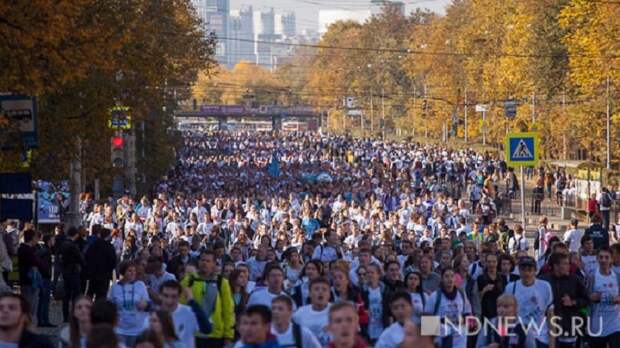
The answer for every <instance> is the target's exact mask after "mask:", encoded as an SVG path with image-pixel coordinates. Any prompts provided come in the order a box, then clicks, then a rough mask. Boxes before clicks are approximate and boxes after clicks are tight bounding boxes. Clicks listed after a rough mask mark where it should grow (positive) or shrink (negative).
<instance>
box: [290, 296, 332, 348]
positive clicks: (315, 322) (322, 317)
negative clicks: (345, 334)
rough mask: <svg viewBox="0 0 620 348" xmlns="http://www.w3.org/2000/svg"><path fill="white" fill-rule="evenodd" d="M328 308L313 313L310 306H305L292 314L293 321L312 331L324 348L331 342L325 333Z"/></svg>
mask: <svg viewBox="0 0 620 348" xmlns="http://www.w3.org/2000/svg"><path fill="white" fill-rule="evenodd" d="M329 307H330V305H327V306H326V307H325V308H324V309H323V310H320V311H315V310H314V309H312V305H305V306H302V307H299V309H298V310H297V311H296V312H295V314H293V321H294V322H296V323H297V324H299V325H301V326H303V327H306V328H308V330H310V331H312V333H313V334H314V335H315V336H316V338H317V339H318V340H319V342H320V343H321V345H322V346H326V345H327V344H329V342H330V341H331V338H330V336H329V334H328V333H327V324H328V319H329Z"/></svg>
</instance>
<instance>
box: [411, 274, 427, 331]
mask: <svg viewBox="0 0 620 348" xmlns="http://www.w3.org/2000/svg"><path fill="white" fill-rule="evenodd" d="M405 285H406V286H407V292H409V294H411V304H413V318H412V320H413V322H414V323H416V324H418V325H419V324H420V320H421V318H422V313H424V307H425V306H426V302H428V297H429V296H428V294H427V293H425V292H424V291H423V290H422V274H420V272H417V271H414V272H409V273H407V275H406V276H405Z"/></svg>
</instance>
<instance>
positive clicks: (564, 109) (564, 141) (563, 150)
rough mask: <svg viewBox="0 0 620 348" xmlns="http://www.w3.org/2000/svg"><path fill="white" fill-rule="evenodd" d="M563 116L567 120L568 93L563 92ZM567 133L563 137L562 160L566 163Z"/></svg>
mask: <svg viewBox="0 0 620 348" xmlns="http://www.w3.org/2000/svg"><path fill="white" fill-rule="evenodd" d="M562 116H564V118H565V119H566V91H564V92H562ZM567 151H568V149H567V144H566V131H565V132H564V134H563V135H562V159H563V160H565V161H566V155H567Z"/></svg>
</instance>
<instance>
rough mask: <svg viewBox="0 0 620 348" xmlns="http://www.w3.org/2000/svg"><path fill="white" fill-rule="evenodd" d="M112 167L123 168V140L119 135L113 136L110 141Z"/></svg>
mask: <svg viewBox="0 0 620 348" xmlns="http://www.w3.org/2000/svg"><path fill="white" fill-rule="evenodd" d="M110 143H111V150H112V167H114V168H122V167H124V166H125V139H123V137H122V136H121V135H115V136H113V137H112V139H111V141H110Z"/></svg>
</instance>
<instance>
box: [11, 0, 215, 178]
mask: <svg viewBox="0 0 620 348" xmlns="http://www.w3.org/2000/svg"><path fill="white" fill-rule="evenodd" d="M213 54H214V39H213V37H211V36H209V35H207V34H206V33H205V31H204V30H203V29H202V24H201V23H200V21H199V19H198V17H197V15H196V14H195V11H194V9H193V7H192V5H191V2H190V0H160V1H151V0H131V1H128V0H106V1H98V0H59V1H47V0H32V1H4V2H0V66H1V67H2V68H0V92H11V93H21V94H26V95H34V96H37V98H38V100H39V105H38V107H39V120H38V121H39V143H40V146H39V148H37V149H35V150H34V152H33V157H32V158H33V162H32V170H33V171H34V174H35V177H40V178H45V179H52V180H53V179H61V178H66V177H67V176H68V163H69V161H70V160H71V159H72V158H75V156H76V148H77V147H76V146H77V139H78V138H79V139H81V142H82V145H83V146H82V148H83V152H82V158H83V167H84V168H85V173H84V175H85V178H84V181H85V182H92V181H91V180H92V179H93V178H95V177H106V176H107V175H108V174H109V169H110V161H109V158H110V157H109V151H110V146H109V141H108V140H107V139H109V137H110V135H111V131H110V130H109V129H108V128H107V121H108V117H109V113H108V110H109V109H110V108H111V107H112V106H114V105H116V104H122V105H126V106H128V107H130V108H131V110H132V117H133V119H134V124H136V125H141V124H142V122H144V125H145V127H144V135H145V136H144V137H139V139H140V142H139V146H145V148H146V151H147V152H150V153H152V154H156V155H157V156H153V160H152V161H150V162H149V163H148V164H147V163H142V165H143V169H147V167H146V166H147V165H148V169H149V173H153V174H155V173H158V172H159V173H160V172H162V171H164V170H166V169H167V168H168V166H169V164H170V161H169V160H170V159H171V158H172V156H173V152H172V148H171V146H170V144H169V142H168V141H169V138H168V127H169V126H170V121H171V117H172V116H171V112H172V111H173V110H174V108H175V107H176V104H177V100H180V99H183V98H185V97H187V96H189V93H190V91H189V86H190V85H191V84H192V83H193V81H194V80H195V79H196V77H197V74H198V72H199V71H200V70H202V71H204V72H206V73H208V72H209V71H211V69H212V68H213V67H214V66H215V63H214V61H213V58H212V57H213ZM4 126H5V127H9V126H10V125H8V124H5V125H4ZM142 139H143V140H142ZM14 145H15V144H14ZM17 145H18V146H17V147H16V148H15V149H14V150H12V151H3V152H0V160H1V161H0V162H1V163H0V169H4V170H12V169H14V168H15V167H16V166H19V164H20V163H19V161H16V158H17V156H18V154H19V152H20V151H22V150H23V149H22V148H20V146H19V145H20V144H17Z"/></svg>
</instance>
